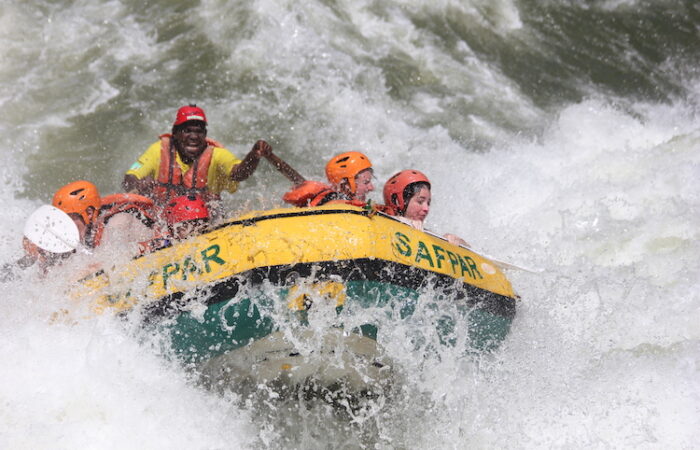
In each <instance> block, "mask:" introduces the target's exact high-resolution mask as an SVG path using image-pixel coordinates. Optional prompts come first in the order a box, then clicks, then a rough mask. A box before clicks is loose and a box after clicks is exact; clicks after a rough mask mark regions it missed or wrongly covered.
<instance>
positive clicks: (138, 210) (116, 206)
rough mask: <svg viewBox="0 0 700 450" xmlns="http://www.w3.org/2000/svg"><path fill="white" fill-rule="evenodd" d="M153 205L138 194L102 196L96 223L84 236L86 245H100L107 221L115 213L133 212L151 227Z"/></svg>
mask: <svg viewBox="0 0 700 450" xmlns="http://www.w3.org/2000/svg"><path fill="white" fill-rule="evenodd" d="M154 207H155V205H154V203H153V200H151V199H150V198H148V197H144V196H143V195H139V194H126V193H124V194H112V195H108V196H106V197H102V206H101V207H100V214H99V215H98V216H97V221H96V223H95V224H94V225H93V226H92V227H91V229H90V231H89V234H88V236H87V238H86V241H87V242H86V245H87V246H88V247H92V248H95V247H97V246H99V245H100V242H101V241H102V234H104V229H105V226H106V225H107V222H109V219H111V218H112V217H114V216H115V215H116V214H120V213H129V214H133V215H134V216H135V217H136V218H137V219H139V220H140V221H141V222H142V223H143V224H144V225H146V226H147V227H149V228H151V227H152V226H153V224H154V223H155V215H154Z"/></svg>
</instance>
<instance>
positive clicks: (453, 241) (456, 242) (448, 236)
mask: <svg viewBox="0 0 700 450" xmlns="http://www.w3.org/2000/svg"><path fill="white" fill-rule="evenodd" d="M445 239H447V242H449V243H450V244H453V245H461V246H462V247H471V246H470V245H469V244H468V243H467V241H465V240H464V239H462V238H461V237H459V236H455V235H454V234H451V233H447V234H446V235H445Z"/></svg>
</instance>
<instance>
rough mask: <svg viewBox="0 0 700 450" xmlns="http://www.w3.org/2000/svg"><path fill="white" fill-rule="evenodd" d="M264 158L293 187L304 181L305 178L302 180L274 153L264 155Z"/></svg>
mask: <svg viewBox="0 0 700 450" xmlns="http://www.w3.org/2000/svg"><path fill="white" fill-rule="evenodd" d="M265 157H266V158H267V160H268V161H270V162H271V163H272V165H274V166H275V167H276V168H277V170H279V171H280V172H281V173H282V175H284V176H285V177H287V179H288V180H289V181H291V182H292V183H294V185H295V186H299V185H300V184H301V183H303V182H304V181H306V178H304V177H303V176H302V175H301V174H300V173H299V172H297V171H296V170H294V168H293V167H292V166H290V165H289V164H287V163H286V162H285V161H283V160H282V159H281V158H280V157H279V156H277V155H275V154H274V153H272V152H270V153H269V154H267V155H265Z"/></svg>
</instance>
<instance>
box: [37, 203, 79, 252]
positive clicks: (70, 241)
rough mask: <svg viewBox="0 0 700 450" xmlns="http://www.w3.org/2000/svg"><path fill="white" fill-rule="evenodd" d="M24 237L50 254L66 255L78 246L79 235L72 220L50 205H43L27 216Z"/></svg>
mask: <svg viewBox="0 0 700 450" xmlns="http://www.w3.org/2000/svg"><path fill="white" fill-rule="evenodd" d="M24 236H25V237H26V238H27V239H29V240H30V241H32V242H33V243H34V244H35V245H36V246H38V247H39V248H41V249H42V250H46V251H47V252H51V253H66V252H69V251H71V250H75V249H76V248H78V245H79V244H80V233H79V232H78V227H77V226H76V225H75V223H74V222H73V219H71V218H70V216H69V215H68V214H66V213H64V212H63V211H61V210H60V209H58V208H55V207H53V206H51V205H44V206H42V207H40V208H39V209H37V210H36V211H34V212H33V213H32V215H31V216H29V218H28V219H27V223H26V224H25V225H24Z"/></svg>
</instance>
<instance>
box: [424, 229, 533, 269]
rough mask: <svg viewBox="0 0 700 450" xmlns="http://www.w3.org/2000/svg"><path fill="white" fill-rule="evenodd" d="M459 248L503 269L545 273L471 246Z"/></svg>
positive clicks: (425, 231) (430, 233)
mask: <svg viewBox="0 0 700 450" xmlns="http://www.w3.org/2000/svg"><path fill="white" fill-rule="evenodd" d="M423 232H424V233H426V234H429V235H431V236H433V237H436V238H439V239H443V240H446V239H445V237H444V236H440V235H439V234H436V233H433V232H432V231H428V230H423ZM458 246H459V247H461V248H464V249H467V250H469V251H471V252H474V253H476V254H477V255H479V256H482V257H484V258H486V259H488V260H489V261H491V262H493V263H494V264H495V265H497V266H498V267H500V268H501V269H515V270H522V271H524V272H530V273H542V272H544V269H540V268H537V269H532V268H529V267H523V266H518V265H516V264H513V263H509V262H506V261H501V260H498V259H496V258H493V257H491V256H489V255H487V254H486V253H484V252H482V251H480V250H477V249H475V248H473V247H471V246H469V245H461V244H460V245H458Z"/></svg>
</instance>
